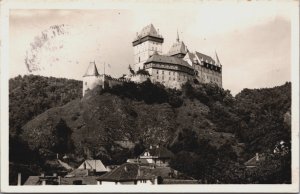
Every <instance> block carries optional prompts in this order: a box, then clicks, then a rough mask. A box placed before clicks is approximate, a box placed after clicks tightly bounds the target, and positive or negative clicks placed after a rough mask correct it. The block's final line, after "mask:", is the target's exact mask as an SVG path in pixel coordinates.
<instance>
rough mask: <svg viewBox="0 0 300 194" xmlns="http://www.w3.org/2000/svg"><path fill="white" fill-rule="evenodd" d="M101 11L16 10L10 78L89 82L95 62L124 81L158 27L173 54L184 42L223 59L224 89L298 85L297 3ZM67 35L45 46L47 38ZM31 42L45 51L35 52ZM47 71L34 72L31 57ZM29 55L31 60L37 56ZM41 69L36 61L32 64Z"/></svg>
mask: <svg viewBox="0 0 300 194" xmlns="http://www.w3.org/2000/svg"><path fill="white" fill-rule="evenodd" d="M154 2H155V4H153V3H145V2H143V3H136V4H135V6H127V7H125V9H124V8H120V7H118V6H116V8H114V7H109V8H103V9H102V8H101V6H100V7H99V6H98V7H97V8H96V9H34V10H32V9H31V10H29V9H26V10H25V9H15V10H10V17H9V64H10V65H9V72H10V77H15V76H17V75H25V74H29V73H33V74H40V75H45V76H55V77H65V78H72V79H78V80H81V79H82V76H83V74H84V73H85V71H86V69H87V67H88V65H89V62H91V61H95V62H96V64H97V67H98V70H99V72H100V73H103V71H104V64H109V65H106V68H105V73H107V74H111V75H112V76H114V77H120V76H121V75H122V74H126V73H128V65H129V64H133V47H132V41H133V39H134V37H135V36H136V33H137V32H138V31H140V30H141V29H142V28H143V27H144V26H146V25H148V24H150V23H152V24H153V25H154V27H155V28H157V29H159V33H160V34H162V35H163V37H164V44H163V52H164V53H167V52H168V49H169V48H170V47H171V45H172V43H174V42H175V41H176V33H177V30H178V32H179V37H180V39H181V40H182V41H184V43H185V44H186V45H187V47H188V49H189V50H190V51H198V52H201V53H204V54H207V55H210V56H213V54H214V52H215V51H216V52H217V53H218V56H219V59H220V62H221V64H222V67H223V74H222V76H223V87H224V88H225V89H229V90H230V91H231V93H232V94H233V95H235V94H237V93H238V92H240V91H241V90H242V89H243V88H262V87H273V86H277V85H281V84H284V83H285V82H286V81H291V16H290V12H291V8H292V7H294V6H297V2H296V1H188V3H184V2H183V1H172V3H170V2H169V1H165V2H163V3H162V1H154ZM53 25H64V27H63V29H64V31H65V33H64V34H61V35H56V36H54V37H53V38H50V39H47V41H44V42H43V41H42V43H40V42H39V41H37V39H38V40H40V39H41V37H42V32H49V31H50V33H51V30H50V27H51V26H53ZM31 44H35V45H37V44H38V47H39V49H38V50H35V51H32V46H31ZM33 55H34V57H36V61H37V60H39V62H38V63H37V62H36V61H35V63H37V64H36V65H37V66H38V67H39V68H40V70H39V71H32V72H29V71H28V68H27V66H26V64H25V58H26V56H30V57H31V59H32V57H33ZM30 57H29V58H30ZM32 63H34V62H32Z"/></svg>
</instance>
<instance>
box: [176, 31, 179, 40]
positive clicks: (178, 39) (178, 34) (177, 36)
mask: <svg viewBox="0 0 300 194" xmlns="http://www.w3.org/2000/svg"><path fill="white" fill-rule="evenodd" d="M176 40H177V42H179V34H178V29H177V39H176Z"/></svg>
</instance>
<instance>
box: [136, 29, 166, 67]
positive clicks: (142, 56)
mask: <svg viewBox="0 0 300 194" xmlns="http://www.w3.org/2000/svg"><path fill="white" fill-rule="evenodd" d="M163 42H164V38H163V37H162V35H160V34H159V30H156V29H155V28H154V26H153V24H150V25H148V26H146V27H144V28H143V29H142V30H141V32H140V33H137V35H136V37H135V39H134V41H133V42H132V46H133V50H134V51H133V52H134V67H133V69H134V71H138V70H139V69H143V68H144V63H145V62H146V61H147V59H148V58H149V57H151V56H152V55H153V54H154V53H155V52H157V53H158V54H162V44H163Z"/></svg>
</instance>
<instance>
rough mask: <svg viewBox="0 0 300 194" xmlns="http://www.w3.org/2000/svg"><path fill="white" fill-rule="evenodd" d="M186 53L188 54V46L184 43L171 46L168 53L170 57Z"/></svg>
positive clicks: (180, 42) (178, 42)
mask: <svg viewBox="0 0 300 194" xmlns="http://www.w3.org/2000/svg"><path fill="white" fill-rule="evenodd" d="M186 53H187V48H186V45H185V44H184V42H183V41H177V42H175V43H174V44H173V45H172V46H171V48H170V50H169V52H168V55H170V56H174V55H177V54H186Z"/></svg>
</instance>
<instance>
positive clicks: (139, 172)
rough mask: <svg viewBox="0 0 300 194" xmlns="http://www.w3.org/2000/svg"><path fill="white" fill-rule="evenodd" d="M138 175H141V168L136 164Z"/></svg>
mask: <svg viewBox="0 0 300 194" xmlns="http://www.w3.org/2000/svg"><path fill="white" fill-rule="evenodd" d="M138 176H141V169H140V165H138Z"/></svg>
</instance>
